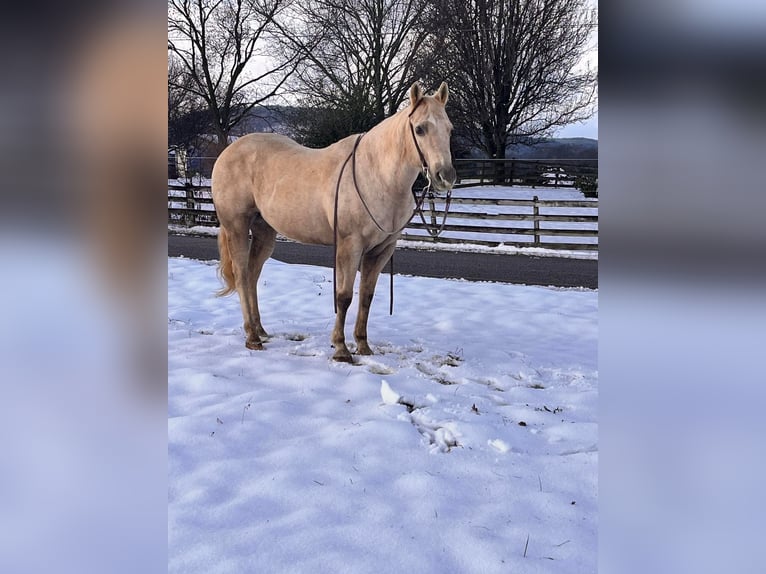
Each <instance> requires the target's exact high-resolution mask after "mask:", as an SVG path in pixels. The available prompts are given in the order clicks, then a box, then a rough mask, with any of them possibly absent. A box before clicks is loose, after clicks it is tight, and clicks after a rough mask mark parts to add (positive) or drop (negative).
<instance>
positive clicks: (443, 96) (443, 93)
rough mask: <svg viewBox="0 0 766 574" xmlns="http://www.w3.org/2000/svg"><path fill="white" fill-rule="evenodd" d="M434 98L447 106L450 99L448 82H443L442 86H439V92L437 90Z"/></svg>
mask: <svg viewBox="0 0 766 574" xmlns="http://www.w3.org/2000/svg"><path fill="white" fill-rule="evenodd" d="M434 96H435V97H436V99H437V100H439V101H440V102H441V103H442V105H443V106H444V105H447V99H448V98H449V88H448V87H447V82H442V85H441V86H439V89H438V90H436V93H435V94H434Z"/></svg>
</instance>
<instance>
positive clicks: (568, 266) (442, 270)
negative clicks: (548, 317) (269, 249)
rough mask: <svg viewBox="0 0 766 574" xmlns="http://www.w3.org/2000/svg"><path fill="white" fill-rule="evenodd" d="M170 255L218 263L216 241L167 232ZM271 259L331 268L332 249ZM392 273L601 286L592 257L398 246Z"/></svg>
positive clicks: (287, 250)
mask: <svg viewBox="0 0 766 574" xmlns="http://www.w3.org/2000/svg"><path fill="white" fill-rule="evenodd" d="M168 255H169V256H171V257H177V256H179V255H183V256H185V257H190V258H193V259H201V260H211V259H218V246H217V244H216V238H215V237H210V236H199V235H174V234H173V235H171V234H168ZM273 257H274V259H277V260H279V261H284V262H286V263H305V264H308V265H320V266H322V267H332V247H325V246H322V245H301V244H299V243H292V242H288V241H277V244H276V247H275V248H274V255H273ZM387 269H388V268H387V267H386V270H387ZM394 272H395V273H397V274H402V275H419V276H422V277H447V278H456V279H468V280H470V281H497V282H500V283H516V284H525V285H553V286H556V287H587V288H589V289H597V288H598V261H596V260H591V259H567V258H563V257H530V256H528V255H495V254H492V253H462V252H456V251H423V250H419V249H404V248H399V249H397V250H396V254H395V256H394Z"/></svg>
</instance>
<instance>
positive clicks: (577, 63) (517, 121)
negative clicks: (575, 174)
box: [434, 0, 597, 158]
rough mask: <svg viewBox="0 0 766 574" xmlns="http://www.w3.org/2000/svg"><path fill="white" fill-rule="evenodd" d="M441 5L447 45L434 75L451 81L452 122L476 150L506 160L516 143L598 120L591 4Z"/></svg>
mask: <svg viewBox="0 0 766 574" xmlns="http://www.w3.org/2000/svg"><path fill="white" fill-rule="evenodd" d="M436 1H437V2H438V3H439V6H440V9H439V15H440V17H441V22H442V23H443V25H444V26H443V29H444V30H445V32H446V34H447V36H448V42H447V43H445V45H444V49H443V50H441V51H440V55H441V57H440V60H439V63H438V65H437V66H435V67H434V70H435V72H436V73H437V74H440V75H442V76H446V77H449V78H450V79H451V80H452V84H453V86H452V88H453V89H452V90H450V104H451V111H450V117H451V118H452V120H453V123H455V126H456V132H457V133H459V134H460V135H461V136H462V137H463V138H466V139H467V142H468V143H469V145H472V146H475V147H478V148H479V149H482V150H483V151H485V152H486V153H487V154H488V155H489V156H490V157H493V158H504V157H505V150H506V147H507V146H508V145H509V144H512V143H515V142H516V141H519V140H523V139H525V138H528V137H529V136H544V135H549V134H550V133H551V132H552V131H553V130H554V129H555V128H556V127H559V126H564V125H567V124H570V123H573V122H577V121H580V120H584V119H587V118H589V117H591V116H592V115H593V113H594V112H595V99H596V88H597V74H596V72H595V71H594V70H591V69H588V68H583V67H582V61H583V56H584V54H585V52H586V51H587V49H588V48H589V47H590V42H591V41H592V38H593V32H594V29H595V25H596V21H597V14H596V12H595V10H593V9H591V5H590V2H589V0H436Z"/></svg>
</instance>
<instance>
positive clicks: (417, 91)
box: [410, 82, 423, 106]
mask: <svg viewBox="0 0 766 574" xmlns="http://www.w3.org/2000/svg"><path fill="white" fill-rule="evenodd" d="M422 97H423V88H421V87H420V83H419V82H415V83H414V84H412V86H411V87H410V105H411V106H414V105H416V104H417V103H418V102H419V101H420V98H422Z"/></svg>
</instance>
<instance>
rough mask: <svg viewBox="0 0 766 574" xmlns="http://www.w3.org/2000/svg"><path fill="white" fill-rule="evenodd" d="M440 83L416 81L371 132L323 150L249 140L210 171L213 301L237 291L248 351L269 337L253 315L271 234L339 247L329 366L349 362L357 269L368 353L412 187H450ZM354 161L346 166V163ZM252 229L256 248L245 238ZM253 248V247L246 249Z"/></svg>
mask: <svg viewBox="0 0 766 574" xmlns="http://www.w3.org/2000/svg"><path fill="white" fill-rule="evenodd" d="M448 95H449V90H448V88H447V84H446V83H442V84H441V86H440V87H439V89H438V90H437V92H436V93H435V94H434V95H433V96H427V95H425V94H424V93H423V91H422V89H421V87H420V84H418V83H417V82H416V83H415V84H413V85H412V87H411V88H410V92H409V96H410V103H409V106H408V107H406V108H404V109H403V110H401V111H400V112H398V113H396V114H394V115H393V116H391V117H389V118H387V119H385V120H383V121H382V122H380V123H379V124H378V125H376V126H375V127H374V128H372V129H371V130H370V131H369V132H367V133H365V134H362V135H353V136H349V137H347V138H345V139H342V140H341V141H339V142H337V143H334V144H332V145H330V146H328V147H326V148H323V149H309V148H306V147H303V146H301V145H299V144H297V143H296V142H294V141H292V140H291V139H289V138H287V137H285V136H281V135H277V134H250V135H247V136H245V137H242V138H240V139H238V140H237V141H235V142H234V143H233V144H231V145H230V146H229V147H228V148H226V149H225V150H224V151H223V153H222V154H221V156H220V157H219V158H218V160H217V161H216V163H215V167H214V168H213V181H212V190H213V202H214V204H215V209H216V211H217V213H218V219H219V221H220V224H221V228H220V234H219V236H218V249H219V251H220V256H221V262H220V265H219V273H220V276H221V278H222V279H223V281H224V283H225V286H224V288H223V289H221V291H219V293H218V294H219V295H227V294H229V293H232V292H233V291H235V290H236V291H237V293H238V294H239V300H240V305H241V307H242V315H243V317H244V321H245V322H244V327H245V332H246V334H247V340H246V342H245V346H247V347H248V348H249V349H262V348H263V345H262V341H263V339H264V338H266V337H268V335H267V333H266V331H265V330H264V329H263V326H262V325H261V315H260V312H259V310H258V291H257V283H258V277H259V276H260V274H261V269H262V268H263V264H264V262H265V261H266V259H268V258H269V257H270V256H271V253H272V252H273V250H274V240H275V238H276V234H277V233H281V234H282V235H284V236H285V237H288V238H290V239H293V240H295V241H299V242H301V243H313V244H321V245H335V268H336V275H337V285H336V287H335V303H336V318H335V327H334V328H333V331H332V337H331V342H332V344H333V346H334V347H335V354H334V355H333V359H335V360H336V361H351V353H350V352H349V350H348V347H347V346H346V337H345V333H344V327H345V322H346V312H347V311H348V308H349V306H350V305H351V299H352V296H353V289H354V281H355V279H356V272H357V270H358V269H360V266H361V273H362V276H361V282H360V285H359V312H358V314H357V318H356V324H355V326H354V338H355V339H356V352H357V353H359V354H360V355H371V354H372V350H371V349H370V346H369V344H368V343H367V319H368V317H369V313H370V304H371V303H372V297H373V294H374V292H375V285H376V283H377V280H378V276H379V275H380V272H381V270H382V269H383V267H384V266H385V264H386V263H387V262H388V260H389V259H390V258H391V255H392V254H393V252H394V248H395V247H396V240H397V239H398V237H399V235H400V232H401V230H402V229H403V228H404V226H405V225H407V222H408V221H409V220H410V218H411V217H412V215H413V207H414V205H415V201H414V198H413V193H412V191H411V190H412V185H413V184H414V182H415V179H416V178H417V176H418V173H421V172H423V173H425V175H426V177H428V179H429V181H430V182H431V183H432V185H433V186H434V188H435V189H436V190H437V191H445V190H449V189H451V188H452V185H453V184H454V182H455V169H454V168H453V167H452V160H451V156H450V132H451V130H452V124H451V123H450V121H449V118H448V117H447V114H446V112H445V110H444V106H445V104H446V103H447V97H448ZM349 163H350V165H349ZM249 232H252V241H249V238H248V236H249ZM248 243H249V245H248Z"/></svg>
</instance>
